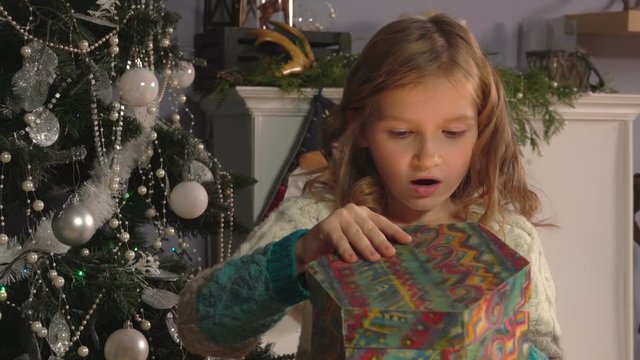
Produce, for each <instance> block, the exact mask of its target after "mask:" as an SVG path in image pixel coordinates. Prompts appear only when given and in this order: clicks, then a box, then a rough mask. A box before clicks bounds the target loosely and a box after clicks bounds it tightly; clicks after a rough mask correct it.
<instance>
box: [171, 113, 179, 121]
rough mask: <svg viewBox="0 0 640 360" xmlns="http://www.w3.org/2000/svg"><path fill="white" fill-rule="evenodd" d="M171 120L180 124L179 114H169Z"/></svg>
mask: <svg viewBox="0 0 640 360" xmlns="http://www.w3.org/2000/svg"><path fill="white" fill-rule="evenodd" d="M171 120H173V122H176V123H177V122H180V114H178V113H173V114H171Z"/></svg>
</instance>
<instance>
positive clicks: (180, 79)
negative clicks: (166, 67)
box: [171, 61, 196, 89]
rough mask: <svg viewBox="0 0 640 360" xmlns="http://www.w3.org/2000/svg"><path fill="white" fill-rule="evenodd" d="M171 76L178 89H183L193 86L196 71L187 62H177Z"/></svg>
mask: <svg viewBox="0 0 640 360" xmlns="http://www.w3.org/2000/svg"><path fill="white" fill-rule="evenodd" d="M171 76H173V78H174V79H175V80H176V81H177V86H178V88H180V89H185V88H188V87H189V86H190V85H191V84H193V80H194V79H195V78H196V69H195V68H194V67H193V64H192V63H190V62H188V61H179V62H178V66H177V67H176V69H175V70H174V71H173V73H172V74H171Z"/></svg>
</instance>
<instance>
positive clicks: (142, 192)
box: [138, 185, 147, 196]
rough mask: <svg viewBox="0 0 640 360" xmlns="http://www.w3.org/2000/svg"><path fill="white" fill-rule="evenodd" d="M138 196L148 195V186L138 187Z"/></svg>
mask: <svg viewBox="0 0 640 360" xmlns="http://www.w3.org/2000/svg"><path fill="white" fill-rule="evenodd" d="M138 194H139V195H140V196H144V195H146V194H147V187H146V186H144V185H140V186H138Z"/></svg>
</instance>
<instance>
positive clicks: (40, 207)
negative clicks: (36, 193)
mask: <svg viewBox="0 0 640 360" xmlns="http://www.w3.org/2000/svg"><path fill="white" fill-rule="evenodd" d="M31 207H32V208H33V210H35V211H42V210H44V202H43V201H42V200H36V201H34V202H33V204H31Z"/></svg>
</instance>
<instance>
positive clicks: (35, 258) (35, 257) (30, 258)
mask: <svg viewBox="0 0 640 360" xmlns="http://www.w3.org/2000/svg"><path fill="white" fill-rule="evenodd" d="M37 261H38V254H36V253H34V252H30V253H28V254H27V263H29V264H35V263H36V262H37Z"/></svg>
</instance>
